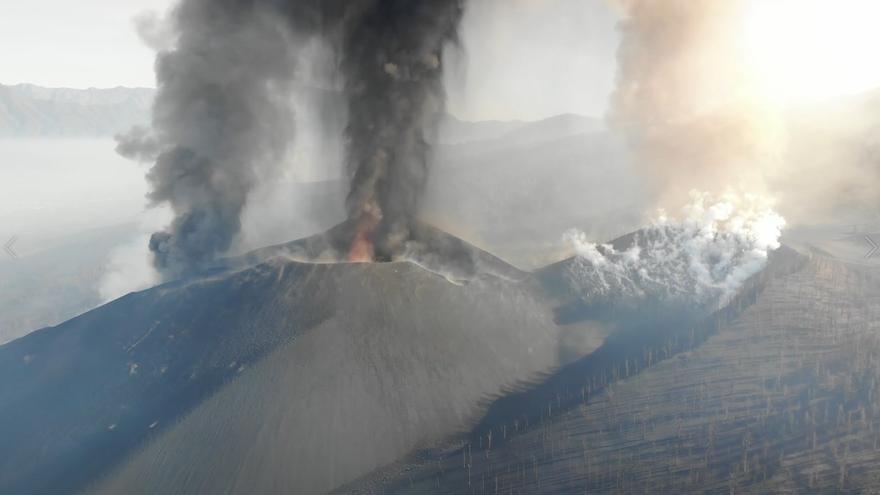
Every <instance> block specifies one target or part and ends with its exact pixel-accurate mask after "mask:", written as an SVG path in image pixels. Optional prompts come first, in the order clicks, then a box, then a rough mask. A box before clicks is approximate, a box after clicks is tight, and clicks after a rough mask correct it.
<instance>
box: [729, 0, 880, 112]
mask: <svg viewBox="0 0 880 495" xmlns="http://www.w3.org/2000/svg"><path fill="white" fill-rule="evenodd" d="M878 20H880V1H877V0H748V8H747V9H746V15H745V17H744V30H743V35H744V36H743V43H744V45H743V46H744V48H745V49H744V57H745V59H746V62H747V64H748V66H749V67H750V69H751V71H752V72H753V76H754V80H755V83H756V85H757V87H758V88H759V89H760V91H762V92H763V93H764V94H765V96H767V97H769V98H771V99H773V100H776V101H778V102H781V103H791V102H803V101H815V100H821V99H827V98H833V97H835V96H841V95H845V94H852V93H858V92H862V91H866V90H869V89H872V88H875V87H880V58H878V56H877V48H878V47H880V27H878Z"/></svg>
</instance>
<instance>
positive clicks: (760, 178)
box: [608, 0, 782, 208]
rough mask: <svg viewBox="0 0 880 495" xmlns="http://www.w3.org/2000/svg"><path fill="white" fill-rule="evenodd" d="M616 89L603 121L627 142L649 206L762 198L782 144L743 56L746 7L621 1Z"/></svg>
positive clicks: (683, 0) (681, 0)
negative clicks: (733, 193) (713, 197)
mask: <svg viewBox="0 0 880 495" xmlns="http://www.w3.org/2000/svg"><path fill="white" fill-rule="evenodd" d="M618 3H619V4H621V5H622V7H623V9H624V16H625V18H624V20H623V21H622V22H621V24H620V32H621V43H620V47H619V50H618V76H617V88H616V90H615V92H614V94H613V95H612V100H611V107H610V112H609V115H608V118H609V121H610V124H611V126H612V127H613V128H616V129H618V130H620V131H622V132H623V133H624V134H625V135H626V136H628V138H629V139H630V142H631V145H632V148H633V150H634V154H635V156H634V159H635V161H636V163H637V164H638V165H639V167H640V168H641V170H642V171H643V172H644V174H645V176H646V178H647V179H648V181H649V183H650V184H651V187H653V189H654V198H653V201H654V203H655V205H657V206H664V207H669V208H677V207H679V206H680V205H681V204H684V202H685V201H686V200H687V194H688V192H689V191H690V190H691V189H699V190H709V191H714V192H716V193H718V192H721V191H724V190H727V189H729V188H733V189H736V190H739V191H745V192H750V193H756V194H757V193H761V194H765V193H766V192H767V187H766V183H765V178H766V176H767V175H768V174H769V173H770V172H771V171H772V170H773V169H774V168H775V167H776V166H777V163H778V161H779V157H780V153H781V146H782V139H781V138H780V130H779V120H778V114H777V113H776V112H775V111H774V109H772V108H770V107H767V106H766V105H764V104H763V102H762V101H761V99H760V94H759V93H758V92H757V91H753V89H754V85H753V81H752V80H751V73H750V68H749V67H748V66H747V61H746V59H745V58H744V54H743V52H742V43H741V38H740V37H741V31H742V29H741V24H740V23H739V22H738V20H739V19H741V18H742V15H743V9H744V7H745V5H746V2H745V1H744V0H732V1H723V2H718V1H713V0H664V1H656V0H620V1H619V2H618Z"/></svg>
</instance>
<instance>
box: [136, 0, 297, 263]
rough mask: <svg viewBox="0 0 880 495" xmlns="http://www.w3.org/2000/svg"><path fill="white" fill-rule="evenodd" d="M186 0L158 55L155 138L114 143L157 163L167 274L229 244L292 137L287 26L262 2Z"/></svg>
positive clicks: (155, 239) (158, 237) (156, 199)
mask: <svg viewBox="0 0 880 495" xmlns="http://www.w3.org/2000/svg"><path fill="white" fill-rule="evenodd" d="M265 3H266V4H265V5H264V4H263V3H259V2H247V1H241V0H186V1H184V2H182V3H181V4H180V5H179V6H178V7H177V8H176V10H175V12H174V15H173V19H172V20H171V22H172V24H173V28H174V29H173V30H174V32H175V33H176V35H177V40H176V43H175V47H174V49H173V50H170V51H164V52H160V53H159V54H158V56H157V58H156V77H157V80H158V86H159V91H158V94H157V98H156V102H155V106H154V109H153V134H152V135H150V136H146V135H145V134H144V133H143V132H132V133H130V134H129V135H128V136H124V137H122V138H121V140H120V146H119V150H120V152H123V153H125V154H127V155H136V156H139V157H140V158H146V159H155V165H154V166H153V168H152V169H151V170H150V172H149V174H148V176H147V178H148V181H149V182H150V184H151V186H152V191H151V192H150V193H149V199H150V200H151V201H152V203H153V204H162V203H167V204H169V205H170V206H171V208H172V210H173V212H174V220H173V221H172V223H171V225H170V226H169V227H168V229H167V230H165V231H162V232H156V233H155V234H153V236H152V238H151V239H150V250H151V251H152V252H153V254H154V258H155V259H154V261H155V265H156V267H157V268H158V269H159V271H160V272H162V274H163V275H164V276H166V277H169V278H170V277H175V276H179V275H183V274H186V273H188V272H190V271H192V270H195V269H198V268H200V267H201V266H203V264H204V263H206V262H208V261H210V260H211V259H212V258H214V257H215V256H217V255H218V254H221V253H223V252H224V251H226V250H227V249H229V248H230V246H231V245H232V243H233V241H234V239H235V236H236V235H237V234H238V232H239V230H240V227H241V224H240V216H241V213H242V210H243V208H244V205H245V203H246V201H247V197H248V194H249V193H250V191H251V190H252V188H253V187H254V186H255V184H256V183H257V181H258V180H259V178H260V176H261V175H271V174H272V173H273V172H274V170H275V169H276V168H277V167H278V165H279V164H280V163H281V160H282V158H283V156H284V155H285V153H286V152H287V148H288V145H289V143H290V142H291V139H292V137H293V131H294V118H293V111H292V109H291V108H290V105H289V104H288V103H287V102H288V101H289V99H290V92H291V89H292V84H291V81H292V80H293V76H294V68H295V56H294V55H295V52H294V49H293V48H294V47H295V45H296V44H295V42H294V38H293V36H292V32H291V30H290V29H289V28H288V27H287V25H286V24H285V22H284V21H283V19H281V18H280V17H279V15H278V10H277V9H275V8H273V7H272V6H271V5H269V4H268V2H265Z"/></svg>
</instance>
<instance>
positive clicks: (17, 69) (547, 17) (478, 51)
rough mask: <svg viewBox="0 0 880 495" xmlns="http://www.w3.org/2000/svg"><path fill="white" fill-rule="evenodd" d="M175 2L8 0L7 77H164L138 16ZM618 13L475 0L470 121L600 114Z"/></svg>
mask: <svg viewBox="0 0 880 495" xmlns="http://www.w3.org/2000/svg"><path fill="white" fill-rule="evenodd" d="M172 3H173V0H85V1H80V2H77V1H71V0H2V1H0V60H2V61H3V63H2V64H0V83H2V84H15V83H24V82H26V83H33V84H38V85H43V86H61V87H73V88H87V87H114V86H148V87H152V86H154V85H155V82H154V78H153V53H152V52H151V51H150V50H149V49H148V48H147V47H146V46H144V44H143V43H142V42H141V40H140V39H139V38H138V36H137V34H135V31H134V28H133V22H132V19H133V18H134V17H135V16H136V15H138V14H140V13H143V12H145V11H147V10H158V11H164V10H166V9H167V8H168V6H169V5H171V4H172ZM615 24H616V13H615V12H613V11H612V10H611V9H610V8H609V7H607V2H605V1H604V0H471V2H470V4H469V12H468V16H467V17H466V19H465V21H464V24H463V26H462V38H463V41H464V46H465V48H466V51H465V59H464V61H463V63H459V64H457V67H455V68H453V69H456V70H454V71H452V72H451V73H450V77H449V93H450V110H451V111H452V112H453V113H455V114H456V115H458V116H459V117H462V118H467V119H537V118H541V117H547V116H550V115H555V114H559V113H563V112H576V113H582V114H590V115H600V114H601V113H603V112H604V108H605V104H606V99H607V95H608V92H609V91H610V90H611V87H612V82H613V75H614V66H615V64H614V55H615V54H614V52H615V49H616V43H617V33H616V31H615Z"/></svg>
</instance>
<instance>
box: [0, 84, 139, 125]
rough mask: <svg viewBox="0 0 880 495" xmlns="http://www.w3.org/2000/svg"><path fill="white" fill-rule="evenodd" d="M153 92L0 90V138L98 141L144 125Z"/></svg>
mask: <svg viewBox="0 0 880 495" xmlns="http://www.w3.org/2000/svg"><path fill="white" fill-rule="evenodd" d="M154 94H155V90H153V89H149V88H122V87H120V88H112V89H95V88H90V89H69V88H44V87H40V86H34V85H31V84H17V85H14V86H4V85H0V137H104V136H112V135H114V134H116V133H118V132H121V131H124V130H127V129H129V128H130V127H132V126H134V125H137V124H145V123H147V122H149V116H150V106H151V105H152V101H153V96H154Z"/></svg>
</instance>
